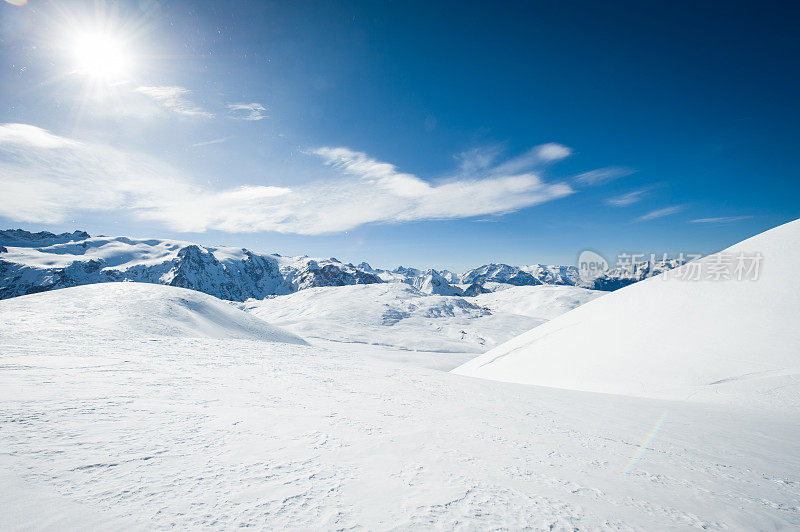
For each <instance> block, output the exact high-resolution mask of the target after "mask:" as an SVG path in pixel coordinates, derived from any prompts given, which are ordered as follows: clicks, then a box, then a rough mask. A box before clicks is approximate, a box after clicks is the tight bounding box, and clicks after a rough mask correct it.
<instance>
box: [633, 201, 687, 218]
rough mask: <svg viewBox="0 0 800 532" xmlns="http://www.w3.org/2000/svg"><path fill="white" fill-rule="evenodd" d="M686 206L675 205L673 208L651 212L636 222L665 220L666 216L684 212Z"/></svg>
mask: <svg viewBox="0 0 800 532" xmlns="http://www.w3.org/2000/svg"><path fill="white" fill-rule="evenodd" d="M685 208H686V205H673V206H672V207H664V208H663V209H657V210H655V211H650V212H648V213H647V214H645V215H643V216H639V217H638V218H637V219H636V221H637V222H646V221H648V220H655V219H656V218H663V217H664V216H670V215H672V214H677V213H679V212H681V211H682V210H684V209H685Z"/></svg>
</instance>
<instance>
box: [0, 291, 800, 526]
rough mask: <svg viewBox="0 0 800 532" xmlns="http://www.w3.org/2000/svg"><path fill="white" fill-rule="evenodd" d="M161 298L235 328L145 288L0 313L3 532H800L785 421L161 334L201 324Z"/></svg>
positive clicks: (799, 455) (50, 299)
mask: <svg viewBox="0 0 800 532" xmlns="http://www.w3.org/2000/svg"><path fill="white" fill-rule="evenodd" d="M345 288H347V289H353V290H355V289H361V288H364V287H345ZM139 290H146V291H152V293H146V294H145V293H144V292H141V293H140V292H138V291H139ZM317 290H331V291H336V290H338V289H317ZM156 293H157V294H161V295H156ZM104 294H106V295H104ZM164 294H168V295H164ZM172 294H175V295H176V296H178V297H177V299H176V298H175V296H173V295H172ZM189 294H192V295H195V296H196V297H198V298H200V299H199V300H193V299H191V297H190V296H189ZM301 294H304V292H299V293H298V294H295V295H292V296H286V297H295V296H300V295H301ZM606 297H611V296H604V297H603V298H601V299H599V300H597V301H595V302H592V303H589V304H588V305H597V304H600V302H602V301H603V300H604V299H605V298H606ZM165 299H166V301H171V302H173V303H180V302H181V299H185V300H186V301H189V302H195V303H196V304H197V305H198V306H200V308H205V307H203V305H206V304H208V305H210V306H211V307H212V308H210V309H206V310H202V312H201V313H202V314H204V315H211V314H213V313H214V312H219V313H220V314H222V315H223V316H228V317H230V319H231V321H232V322H234V323H236V324H239V323H241V319H242V318H241V315H240V314H239V313H236V312H234V314H233V315H229V314H227V313H226V312H225V311H224V310H222V308H219V309H217V308H216V307H215V304H214V305H212V304H211V303H208V302H209V301H215V300H210V299H209V298H207V297H206V296H203V295H202V294H197V293H196V292H188V291H185V290H180V289H177V288H170V287H164V286H155V285H154V286H149V285H134V284H130V283H126V284H120V285H115V284H103V285H93V286H87V287H80V288H70V289H65V290H60V291H52V292H48V293H44V294H36V295H31V296H23V297H19V298H14V299H11V300H6V301H0V316H2V317H3V318H4V319H3V327H1V328H0V334H2V337H0V345H1V346H2V349H0V368H2V369H1V370H0V428H1V429H2V430H0V449H2V450H3V451H2V453H0V481H2V482H3V486H4V489H1V490H0V529H3V530H40V529H59V530H63V529H65V528H69V529H104V530H118V529H125V530H129V529H136V528H139V529H143V530H162V529H180V530H187V529H192V530H197V529H202V530H222V529H224V530H229V529H233V528H238V527H257V528H259V529H271V530H274V529H293V530H343V529H355V528H362V529H366V530H386V529H393V530H395V529H400V530H430V529H436V530H439V529H446V530H450V529H463V530H488V529H512V530H522V529H534V530H602V529H612V530H685V529H694V528H697V529H728V530H754V529H762V530H763V529H769V530H772V529H796V528H797V527H799V526H800V510H799V508H800V505H798V490H797V486H798V484H797V483H798V478H800V437H798V426H800V424H799V423H798V421H800V418H799V417H798V414H797V413H796V412H794V411H788V412H781V413H780V414H777V413H775V412H771V411H763V410H762V411H750V410H748V409H743V408H735V409H734V408H731V407H727V406H724V407H723V406H716V405H705V404H686V403H680V402H669V401H655V400H646V399H639V398H635V397H622V396H610V395H596V394H590V393H585V392H574V391H569V390H557V389H549V388H541V387H535V386H519V385H513V384H507V383H500V382H493V381H489V380H483V379H470V378H465V377H462V376H459V375H453V374H450V373H445V372H440V371H432V370H425V369H420V368H415V367H411V366H400V365H397V364H394V363H389V362H386V361H381V360H376V359H374V358H370V357H363V356H360V354H358V353H355V354H354V353H352V352H351V346H352V345H353V344H341V346H340V349H338V350H334V349H323V348H320V347H319V346H307V345H298V344H291V343H284V342H265V341H263V340H260V339H252V336H251V337H249V338H251V339H237V338H227V337H225V338H213V337H209V336H217V333H216V332H212V333H209V332H208V331H207V330H206V328H205V326H202V327H195V326H192V328H190V329H191V330H190V331H189V332H188V333H186V334H189V335H190V336H191V337H187V336H186V335H185V334H184V333H181V334H175V335H173V334H172V333H171V332H170V331H184V327H185V321H186V320H185V312H196V311H197V310H196V309H197V308H198V307H197V306H194V305H191V306H186V305H184V304H178V306H177V307H172V306H169V305H168V304H167V303H165V302H164V300H165ZM278 299H280V298H278ZM216 303H219V302H216ZM148 305H150V306H148ZM138 309H141V312H140V313H137V312H139V311H138ZM230 310H231V311H234V309H230ZM149 315H153V316H154V318H153V321H154V322H155V323H150V324H148V323H145V324H142V323H140V321H141V320H142V319H147V316H149ZM106 317H110V318H106ZM6 318H8V319H6ZM216 319H217V318H216V317H215V318H214V320H215V321H216ZM159 324H160V326H162V327H164V330H165V331H166V333H164V334H165V335H162V336H154V335H153V333H152V328H153V327H157V326H159ZM245 325H246V322H245ZM137 327H138V328H139V330H140V331H141V335H139V334H138V333H137V332H136V331H137ZM226 328H227V329H229V330H230V329H233V330H237V331H239V330H241V327H240V325H229V326H227V327H226ZM247 328H248V327H247V326H245V327H244V329H247ZM119 331H124V333H120V332H119ZM167 333H168V334H167ZM237 334H238V333H237ZM219 335H220V336H226V335H227V332H226V333H224V334H219ZM256 336H258V335H256Z"/></svg>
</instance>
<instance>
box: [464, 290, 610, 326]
mask: <svg viewBox="0 0 800 532" xmlns="http://www.w3.org/2000/svg"><path fill="white" fill-rule="evenodd" d="M604 294H606V292H601V291H598V290H588V289H586V288H580V287H577V286H547V285H539V286H511V287H509V288H505V289H502V290H498V291H496V292H489V293H485V294H479V295H477V296H475V297H474V298H473V299H470V301H472V302H473V303H475V304H476V305H479V306H481V307H483V308H486V309H489V310H490V311H492V312H505V313H508V314H519V315H521V316H530V317H531V318H536V319H540V320H551V319H553V318H555V317H557V316H560V315H561V314H564V313H565V312H567V311H570V310H572V309H574V308H577V307H579V306H580V305H583V304H584V303H588V302H589V301H592V300H593V299H596V298H598V297H600V296H601V295H604Z"/></svg>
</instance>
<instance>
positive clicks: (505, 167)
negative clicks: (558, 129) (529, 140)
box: [492, 142, 572, 174]
mask: <svg viewBox="0 0 800 532" xmlns="http://www.w3.org/2000/svg"><path fill="white" fill-rule="evenodd" d="M571 153H572V150H571V149H570V148H568V147H566V146H562V145H561V144H556V143H555V142H551V143H549V144H542V145H540V146H534V147H533V148H531V149H529V150H528V151H526V152H525V153H523V154H522V155H517V156H516V157H512V158H511V159H508V160H507V161H505V162H504V163H502V164H500V165H498V166H496V167H494V168H493V170H492V173H494V174H516V173H520V172H524V171H526V170H530V169H531V168H534V167H536V166H540V165H542V164H544V163H552V162H555V161H559V160H561V159H565V158H566V157H569V156H570V154H571Z"/></svg>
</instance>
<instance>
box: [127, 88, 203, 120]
mask: <svg viewBox="0 0 800 532" xmlns="http://www.w3.org/2000/svg"><path fill="white" fill-rule="evenodd" d="M136 92H139V93H141V94H144V95H146V96H149V97H150V98H152V99H153V100H155V101H156V102H158V103H159V104H161V105H162V106H163V107H165V108H166V109H169V110H170V111H172V112H175V113H178V114H180V115H184V116H197V117H201V118H214V115H213V113H209V112H208V111H206V110H204V109H203V108H201V107H198V106H197V105H195V104H194V103H192V102H191V101H189V100H188V99H187V98H186V97H187V96H188V95H189V94H191V91H190V90H189V89H185V88H183V87H175V86H166V87H137V88H136Z"/></svg>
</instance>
